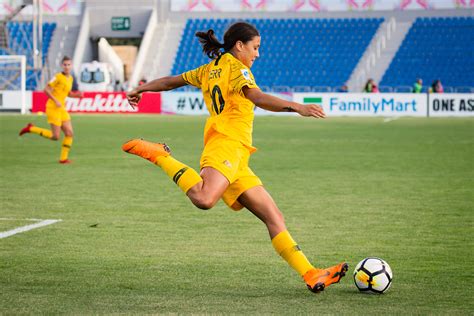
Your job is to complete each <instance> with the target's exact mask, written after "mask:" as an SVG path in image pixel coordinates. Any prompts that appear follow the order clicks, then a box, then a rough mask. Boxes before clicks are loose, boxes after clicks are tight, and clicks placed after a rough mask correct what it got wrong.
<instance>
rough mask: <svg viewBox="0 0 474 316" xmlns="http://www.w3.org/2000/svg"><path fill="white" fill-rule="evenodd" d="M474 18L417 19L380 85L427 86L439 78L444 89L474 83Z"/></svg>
mask: <svg viewBox="0 0 474 316" xmlns="http://www.w3.org/2000/svg"><path fill="white" fill-rule="evenodd" d="M473 52H474V18H472V17H450V18H417V19H416V21H415V23H414V24H413V25H412V27H411V29H410V31H409V32H408V34H407V36H406V38H405V39H404V41H403V43H402V45H401V46H400V48H399V49H398V52H397V54H396V56H395V57H394V59H393V60H392V63H391V64H390V67H389V69H388V70H387V72H386V73H385V75H384V77H383V79H382V81H381V83H380V84H381V85H384V86H407V85H408V86H410V85H412V84H413V83H414V82H415V80H416V78H421V79H423V84H424V85H425V86H428V85H430V84H431V83H432V82H433V81H434V80H435V79H440V80H441V82H442V84H443V85H444V86H445V91H446V90H447V91H446V92H450V91H453V90H455V91H460V92H463V91H461V90H462V89H463V88H466V87H473V86H474V55H473ZM453 88H455V89H453Z"/></svg>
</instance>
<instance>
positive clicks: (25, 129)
mask: <svg viewBox="0 0 474 316" xmlns="http://www.w3.org/2000/svg"><path fill="white" fill-rule="evenodd" d="M33 126H34V125H33V124H31V123H28V125H26V127H23V128H22V129H21V131H20V136H22V135H23V134H26V133H29V132H30V131H31V128H32V127H33Z"/></svg>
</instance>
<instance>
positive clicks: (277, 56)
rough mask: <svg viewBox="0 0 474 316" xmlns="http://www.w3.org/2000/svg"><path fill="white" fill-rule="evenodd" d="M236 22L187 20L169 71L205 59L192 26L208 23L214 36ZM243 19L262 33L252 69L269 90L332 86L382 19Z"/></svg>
mask: <svg viewBox="0 0 474 316" xmlns="http://www.w3.org/2000/svg"><path fill="white" fill-rule="evenodd" d="M235 21H236V20H231V19H214V20H213V19H189V20H188V21H187V23H186V27H185V28H184V31H183V36H182V38H181V42H180V46H179V49H178V51H177V54H176V58H175V61H174V64H173V68H172V73H174V74H178V73H182V72H184V71H187V70H190V69H194V68H196V67H198V66H200V65H201V64H204V63H206V62H208V61H209V58H208V57H207V56H205V55H204V54H203V53H202V50H201V47H200V45H199V43H198V41H197V39H196V37H195V36H194V34H195V33H196V32H197V31H203V30H204V31H205V30H207V29H209V28H213V29H214V31H215V32H216V34H217V35H218V36H223V34H224V32H225V30H226V28H227V27H228V26H229V25H230V24H231V23H233V22H235ZM247 21H249V22H250V23H252V24H254V25H255V26H256V27H257V28H258V29H259V31H260V32H261V33H262V34H265V36H264V37H263V38H262V47H261V49H260V56H261V57H262V58H261V59H260V60H258V61H257V62H256V63H255V65H254V66H253V68H252V72H253V73H254V75H255V77H256V80H257V83H258V84H259V85H261V86H265V87H270V89H271V90H273V91H279V92H290V91H293V90H297V91H322V90H329V91H331V89H333V88H335V87H338V86H340V85H341V83H344V82H346V81H347V80H348V78H349V77H350V75H351V72H352V70H353V69H354V67H355V66H356V65H357V63H358V61H359V59H360V58H361V56H362V54H363V53H364V51H365V49H366V48H367V46H368V44H369V43H370V41H371V39H372V37H373V36H374V34H375V32H376V31H377V29H378V27H379V26H380V24H381V23H382V21H383V19H382V18H365V19H346V18H344V19H251V20H247ZM220 40H221V41H222V38H220ZM289 47H291V48H292V49H291V52H290V51H289V49H288V48H289Z"/></svg>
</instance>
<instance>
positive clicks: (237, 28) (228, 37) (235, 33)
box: [196, 22, 260, 58]
mask: <svg viewBox="0 0 474 316" xmlns="http://www.w3.org/2000/svg"><path fill="white" fill-rule="evenodd" d="M255 36H260V33H259V32H258V30H257V29H256V28H255V26H253V25H252V24H249V23H247V22H236V23H234V24H232V25H231V26H230V27H229V28H228V29H227V31H226V32H225V33H224V43H221V42H219V40H218V39H217V38H216V36H215V35H214V30H213V29H210V30H208V31H207V32H196V37H197V38H198V39H199V42H200V43H201V45H202V51H203V52H204V53H206V55H207V56H209V58H216V57H218V56H219V55H220V54H221V53H222V52H221V48H223V49H224V52H228V51H230V50H231V49H232V47H234V45H235V43H237V41H241V42H243V43H247V42H248V41H251V40H252V39H253V38H254V37H255Z"/></svg>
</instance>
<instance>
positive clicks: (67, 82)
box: [47, 72, 74, 107]
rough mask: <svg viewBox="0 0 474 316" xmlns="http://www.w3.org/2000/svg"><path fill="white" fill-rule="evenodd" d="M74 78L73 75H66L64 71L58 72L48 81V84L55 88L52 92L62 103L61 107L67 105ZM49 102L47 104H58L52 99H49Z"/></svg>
mask: <svg viewBox="0 0 474 316" xmlns="http://www.w3.org/2000/svg"><path fill="white" fill-rule="evenodd" d="M73 80H74V79H73V77H72V75H69V76H67V77H66V76H65V75H64V74H63V73H62V72H58V73H57V74H56V75H55V76H54V78H53V79H51V81H50V82H48V85H49V86H50V87H51V88H52V89H53V92H52V93H51V94H52V95H53V96H54V97H55V98H56V99H57V100H58V101H59V102H60V103H61V107H65V106H66V98H67V96H68V94H69V92H71V89H72V84H73ZM48 103H49V104H47V106H48V105H49V106H54V107H55V106H56V104H55V103H54V102H53V100H51V99H48Z"/></svg>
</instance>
